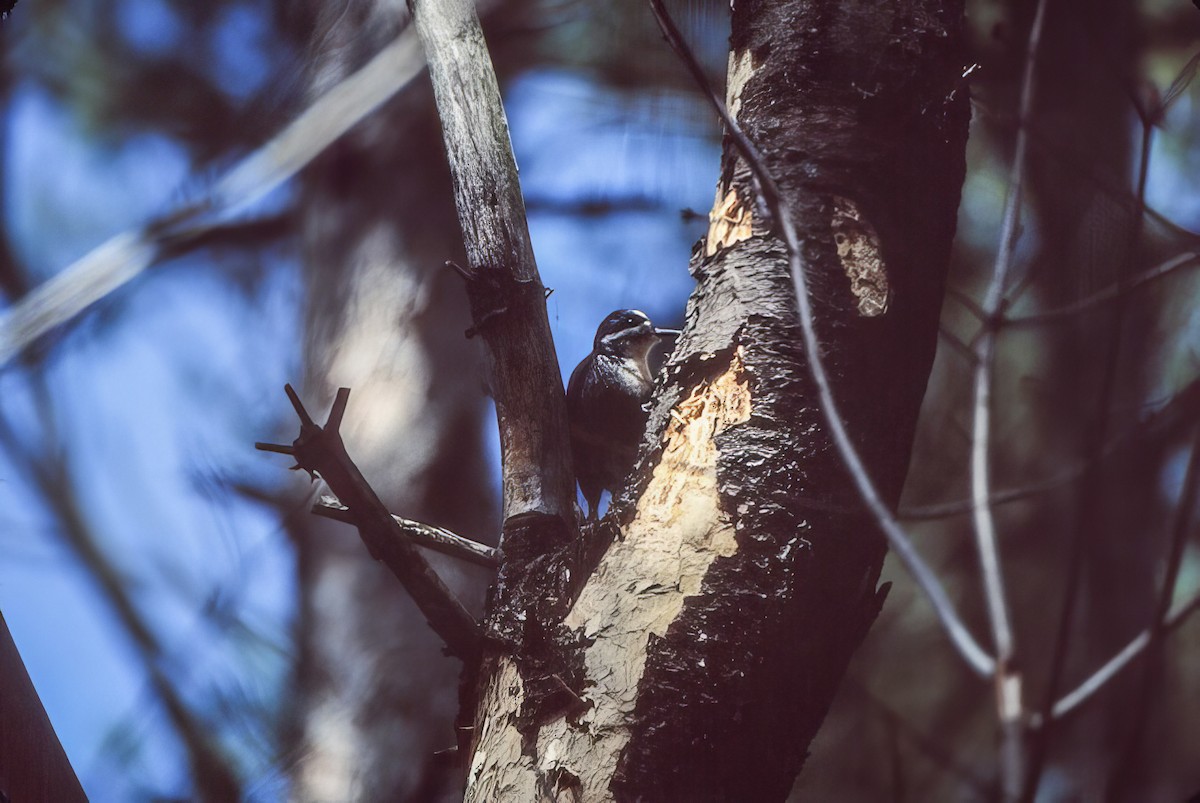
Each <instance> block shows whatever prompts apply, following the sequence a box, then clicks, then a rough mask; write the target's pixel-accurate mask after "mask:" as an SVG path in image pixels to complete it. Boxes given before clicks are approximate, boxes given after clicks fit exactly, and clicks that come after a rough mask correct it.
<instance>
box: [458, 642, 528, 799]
mask: <svg viewBox="0 0 1200 803" xmlns="http://www.w3.org/2000/svg"><path fill="white" fill-rule="evenodd" d="M486 695H487V699H486V700H484V701H483V702H485V703H486V708H481V709H480V710H484V711H487V716H486V718H485V719H484V720H483V721H482V722H481V723H480V728H481V731H480V735H479V741H478V744H479V746H478V748H477V749H476V750H475V753H474V755H472V756H471V767H470V769H469V770H468V772H467V788H466V791H465V793H464V794H463V800H464V801H492V800H536V799H537V797H536V795H535V794H534V790H535V781H536V778H535V776H534V774H533V772H532V767H533V762H532V761H531V760H530V759H529V757H528V756H525V755H524V754H523V753H522V750H521V746H522V737H521V733H520V731H519V730H517V727H516V722H517V717H518V716H519V714H520V712H521V704H522V703H523V701H524V699H525V693H524V684H523V683H522V681H521V673H520V671H519V670H518V669H517V665H516V662H515V661H513V660H512V659H511V658H501V659H499V665H498V666H497V668H496V672H495V674H494V675H493V676H492V679H491V682H490V683H489V684H488V686H487V692H486Z"/></svg>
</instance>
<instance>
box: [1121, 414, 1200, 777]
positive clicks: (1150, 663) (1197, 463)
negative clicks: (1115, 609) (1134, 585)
mask: <svg viewBox="0 0 1200 803" xmlns="http://www.w3.org/2000/svg"><path fill="white" fill-rule="evenodd" d="M1198 482H1200V430H1197V434H1196V436H1195V437H1193V439H1192V453H1191V456H1190V457H1189V458H1188V465H1187V471H1186V472H1185V473H1184V477H1183V492H1182V495H1181V497H1180V499H1179V504H1178V505H1176V507H1175V512H1174V515H1173V517H1172V523H1171V539H1170V545H1169V546H1168V548H1167V560H1166V570H1165V571H1164V572H1163V581H1162V588H1161V589H1159V592H1158V600H1157V601H1156V603H1155V606H1154V613H1153V616H1152V618H1151V620H1150V626H1149V627H1148V628H1147V629H1146V632H1147V633H1149V635H1150V638H1149V640H1148V641H1147V643H1146V650H1145V652H1146V654H1147V658H1146V660H1145V661H1144V662H1143V667H1142V677H1141V688H1139V689H1138V696H1137V698H1136V701H1135V703H1134V706H1133V715H1132V718H1131V720H1130V721H1129V722H1128V723H1127V725H1126V726H1125V729H1124V730H1125V734H1126V735H1125V737H1124V738H1125V745H1124V749H1123V751H1122V753H1121V754H1120V757H1119V758H1118V759H1117V760H1116V761H1114V762H1113V771H1112V774H1111V775H1110V776H1109V783H1110V788H1114V789H1117V790H1120V789H1121V788H1122V786H1123V784H1124V783H1127V782H1128V779H1129V775H1128V773H1129V771H1130V770H1131V768H1132V767H1133V766H1134V765H1135V764H1136V761H1137V754H1138V751H1139V749H1140V748H1141V746H1142V739H1143V738H1144V737H1145V732H1146V711H1147V710H1148V709H1149V707H1150V704H1151V700H1152V699H1153V696H1154V687H1155V685H1156V684H1155V680H1156V672H1155V667H1156V665H1157V662H1158V659H1159V657H1160V655H1161V653H1162V642H1163V639H1164V637H1165V636H1166V633H1167V616H1168V615H1169V614H1170V612H1171V602H1172V601H1174V599H1175V587H1176V584H1177V582H1178V580H1179V570H1180V567H1181V566H1182V565H1183V550H1184V547H1185V546H1186V545H1187V538H1188V533H1189V532H1190V531H1191V529H1192V521H1193V519H1194V515H1195V512H1196V497H1197V493H1198V492H1200V488H1198V487H1197V484H1198Z"/></svg>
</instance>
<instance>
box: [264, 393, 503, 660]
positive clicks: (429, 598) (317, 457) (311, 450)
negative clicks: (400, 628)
mask: <svg viewBox="0 0 1200 803" xmlns="http://www.w3.org/2000/svg"><path fill="white" fill-rule="evenodd" d="M284 390H286V391H287V394H288V399H290V400H291V402H292V406H293V407H294V408H295V410H296V415H297V416H298V417H299V418H300V435H299V436H298V437H297V438H296V440H295V441H293V442H292V445H291V446H290V447H288V446H281V445H278V444H269V443H260V444H256V447H257V448H259V449H261V450H262V451H268V452H276V453H282V454H291V455H292V456H293V457H295V458H296V467H297V468H302V469H304V470H305V471H308V472H309V473H310V474H314V475H320V477H321V479H323V480H325V482H326V483H327V484H328V485H329V487H330V488H331V489H332V490H333V492H334V493H336V494H337V496H338V498H339V499H340V500H342V502H344V503H345V506H346V507H347V508H348V509H349V511H350V515H351V516H352V517H353V519H354V524H355V526H357V527H358V532H359V535H360V536H362V540H363V543H364V544H365V545H366V547H367V551H368V552H369V553H370V554H371V557H373V558H375V560H380V561H383V562H384V563H385V564H386V565H387V567H388V568H389V569H391V571H392V573H393V574H394V575H396V579H398V580H399V581H400V583H401V585H403V586H404V588H405V590H406V591H408V593H409V595H410V596H412V598H413V602H415V603H416V604H417V607H418V608H420V609H421V613H423V614H424V615H425V619H426V621H427V622H429V626H430V627H432V628H433V630H434V632H435V633H437V634H438V636H440V637H441V639H442V641H443V642H445V644H446V649H447V650H448V651H449V652H451V653H452V654H454V655H456V656H458V657H459V658H461V659H463V661H464V662H467V661H473V660H474V659H475V658H476V657H477V656H478V653H479V649H480V630H479V625H478V624H477V623H476V621H475V619H474V617H472V616H471V614H470V613H469V612H468V611H467V609H466V608H464V607H463V605H462V603H461V602H459V601H458V599H457V598H456V597H455V596H454V592H452V591H451V590H450V589H449V588H448V587H447V586H446V584H445V583H443V582H442V579H441V578H440V577H438V575H437V572H435V571H434V570H433V568H432V567H431V566H430V565H429V563H428V562H427V561H426V560H425V557H424V556H423V555H422V554H421V551H420V550H419V549H417V548H416V546H414V545H413V544H412V542H411V541H409V539H408V538H405V537H404V535H403V533H402V532H401V531H400V525H398V524H397V523H396V521H395V520H394V519H393V518H392V516H391V514H390V513H388V511H387V508H385V507H384V506H383V502H381V501H380V500H379V496H378V495H376V493H375V491H374V489H373V488H371V486H370V484H369V483H368V482H367V480H366V478H365V477H363V475H362V472H361V471H359V468H358V466H356V465H355V464H354V461H353V460H351V459H350V455H349V454H348V453H347V452H346V446H345V444H343V443H342V436H341V434H340V433H339V432H338V426H339V425H340V423H341V420H342V414H343V413H344V412H345V410H346V403H347V401H348V400H349V397H350V389H349V388H340V389H339V390H338V392H337V396H336V398H335V399H334V402H333V408H332V409H331V410H330V411H329V419H328V420H327V421H326V423H325V426H324V427H320V426H317V424H316V423H315V422H314V421H313V420H312V417H311V416H310V415H309V414H308V411H307V410H305V409H304V405H303V404H301V402H300V398H299V397H298V396H297V395H296V391H294V390H293V389H292V386H291V385H286V386H285V387H284Z"/></svg>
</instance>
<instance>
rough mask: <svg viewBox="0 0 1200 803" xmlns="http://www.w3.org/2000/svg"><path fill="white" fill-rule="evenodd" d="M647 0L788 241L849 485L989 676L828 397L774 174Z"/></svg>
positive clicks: (816, 375) (791, 228) (657, 6)
mask: <svg viewBox="0 0 1200 803" xmlns="http://www.w3.org/2000/svg"><path fill="white" fill-rule="evenodd" d="M649 2H650V8H651V10H652V11H653V12H654V16H655V18H656V19H657V20H658V25H659V28H660V29H661V30H662V32H663V35H664V36H665V37H666V39H667V42H668V43H669V44H670V45H671V48H672V49H673V50H674V51H675V53H676V54H677V55H678V56H679V57H680V59H681V60H682V61H683V62H684V64H685V65H686V66H687V68H688V70H689V72H691V74H692V77H693V78H695V80H696V82H697V84H698V85H699V86H700V89H701V91H703V92H704V93H705V94H706V95H707V96H708V99H709V102H710V103H711V104H712V105H713V107H714V108H715V109H716V111H717V114H718V115H720V117H721V120H722V121H723V122H724V123H725V127H726V131H727V133H728V134H729V136H730V137H731V138H732V140H733V141H734V143H735V144H736V145H737V148H738V151H739V152H740V153H741V155H742V158H744V159H745V160H746V164H747V165H748V166H749V167H750V169H751V171H752V172H753V173H754V176H755V178H756V179H757V180H758V189H759V193H760V195H761V196H762V199H763V201H764V202H765V203H766V204H767V206H768V208H769V209H770V210H771V213H772V216H773V218H774V220H775V221H777V222H778V224H779V227H780V229H781V234H782V235H783V241H784V245H785V246H786V247H787V253H788V265H789V269H790V270H791V274H792V282H793V285H794V289H795V292H796V304H797V307H798V308H799V317H800V331H801V334H802V335H803V340H804V351H805V354H806V356H807V358H808V359H807V362H808V367H809V371H810V374H811V376H812V380H813V384H814V385H815V386H816V388H817V393H818V395H819V397H820V400H821V411H822V413H823V415H824V416H825V421H826V424H827V425H828V426H829V432H830V435H831V436H832V438H833V442H834V444H835V446H836V448H837V450H838V454H839V455H840V456H841V458H842V462H843V463H844V464H845V466H846V469H847V471H848V472H849V473H850V475H851V477H852V478H853V480H854V485H855V487H856V489H857V490H858V494H859V496H860V497H861V498H862V501H863V504H864V506H865V507H866V508H867V510H868V511H869V512H870V514H871V516H872V517H873V518H874V520H875V523H876V525H877V526H878V527H879V529H880V530H881V531H882V532H883V534H884V536H885V537H886V538H887V541H888V544H889V545H890V546H891V548H892V550H893V551H894V552H895V553H896V555H897V556H898V557H899V558H900V561H901V562H902V563H903V564H904V566H905V568H907V569H908V571H909V573H910V574H911V575H912V577H913V580H914V581H915V582H916V583H917V586H918V587H919V588H920V589H921V590H922V592H924V594H925V596H926V597H927V598H928V599H929V601H930V603H931V604H932V605H933V609H934V612H935V613H936V614H937V617H938V620H939V621H940V622H941V625H942V627H943V629H945V631H946V633H947V634H948V635H949V637H950V640H951V642H952V643H953V644H954V646H955V648H956V649H957V650H958V652H959V654H960V655H962V657H963V659H964V660H965V661H966V662H967V664H968V665H969V666H970V667H971V668H972V669H973V670H974V671H975V672H976V673H978V674H979V675H981V676H983V677H990V676H991V674H992V672H993V670H994V668H995V661H994V660H993V658H992V657H991V656H990V655H988V654H987V652H986V651H985V650H984V649H983V648H982V647H980V646H979V642H977V641H976V640H975V637H974V636H972V635H971V632H970V631H969V630H968V629H967V626H966V624H965V623H964V622H963V621H962V618H961V617H960V616H959V615H958V611H957V610H955V608H954V604H953V603H952V602H951V601H950V598H949V596H947V594H946V590H945V588H943V587H942V584H941V581H940V580H938V578H937V575H935V574H934V572H933V570H932V569H930V568H929V565H928V564H927V563H925V561H924V560H923V559H922V558H921V556H920V554H919V553H918V552H917V550H916V547H914V546H913V544H912V541H911V540H910V539H909V537H908V535H907V533H905V532H904V528H903V527H901V526H900V524H899V523H898V522H897V521H896V517H895V516H894V515H893V514H892V511H891V510H889V509H888V506H887V504H885V503H884V501H883V498H882V497H881V496H880V495H879V491H878V489H877V488H876V487H875V483H874V481H873V480H872V479H871V477H870V475H869V474H868V473H867V470H866V467H865V466H864V465H863V462H862V458H860V457H859V455H858V450H857V449H856V448H855V446H854V443H853V441H851V439H850V434H849V433H848V432H847V431H846V425H845V424H844V423H843V422H842V417H841V414H840V413H839V411H838V407H837V404H836V402H835V400H834V398H833V390H832V388H831V386H830V382H829V376H828V374H827V372H826V370H825V363H824V359H823V358H822V356H821V348H820V342H819V340H818V339H817V332H816V328H815V325H814V323H813V314H812V308H811V305H810V303H809V297H808V285H807V281H806V278H805V263H804V257H803V255H802V253H801V250H800V238H799V234H798V233H797V232H796V227H795V224H794V223H793V222H792V215H791V210H790V209H789V208H788V205H787V201H786V199H785V198H784V197H783V195H782V194H781V193H780V191H779V187H778V186H777V185H776V184H775V179H774V178H773V177H772V176H771V174H770V172H769V171H768V170H767V169H766V166H765V165H764V164H763V160H762V157H761V156H760V154H759V152H758V149H757V148H756V147H755V146H754V143H753V142H751V141H750V139H749V138H748V137H747V136H746V134H745V132H744V131H742V129H741V126H739V125H738V123H737V121H736V120H734V119H733V117H732V116H731V115H730V114H729V112H728V111H727V110H726V108H725V104H724V103H723V102H722V101H721V99H720V98H718V97H717V96H716V95H715V94H714V93H713V91H712V87H710V86H709V85H708V80H707V78H706V77H705V75H704V70H703V68H702V67H701V66H700V64H699V63H698V62H697V61H696V58H695V56H694V55H693V54H692V52H691V50H690V48H689V47H688V45H687V43H686V42H684V40H683V37H682V36H681V35H680V33H679V29H678V28H676V27H675V23H674V21H673V20H672V19H671V17H670V15H669V14H668V13H667V10H666V8H665V7H664V6H663V3H662V2H661V0H649Z"/></svg>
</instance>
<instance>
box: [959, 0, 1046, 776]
mask: <svg viewBox="0 0 1200 803" xmlns="http://www.w3.org/2000/svg"><path fill="white" fill-rule="evenodd" d="M1045 18H1046V0H1039V1H1038V5H1037V12H1036V14H1035V15H1034V18H1033V25H1032V26H1031V27H1030V29H1029V43H1028V45H1027V47H1026V52H1025V68H1024V74H1023V75H1022V78H1021V100H1020V111H1019V115H1018V119H1017V144H1016V151H1015V153H1014V154H1013V162H1012V170H1011V173H1010V174H1009V181H1008V198H1007V199H1006V201H1005V205H1004V218H1003V223H1002V224H1001V229H1000V247H999V248H998V249H997V250H996V263H995V266H994V267H993V269H992V278H991V281H990V283H989V284H988V289H987V294H986V295H985V296H984V299H983V310H982V312H983V329H982V331H981V332H980V333H979V337H978V339H977V340H976V341H975V372H974V373H975V381H974V399H975V400H974V424H973V427H972V435H971V499H972V501H973V502H974V505H973V507H972V517H973V520H974V524H975V526H974V530H975V545H976V550H977V551H978V554H979V568H980V573H981V574H982V575H983V589H984V597H985V599H986V601H987V612H988V622H989V623H990V625H991V628H992V640H993V641H994V642H995V647H996V673H995V684H996V715H997V718H998V719H999V721H1000V728H1001V731H1002V733H1003V738H1002V739H1001V745H1000V766H1001V768H1002V769H1001V776H1002V777H1001V781H1002V784H1003V794H1004V799H1005V800H1015V799H1016V798H1017V797H1018V796H1019V795H1020V794H1021V787H1022V784H1023V783H1024V780H1025V723H1024V722H1023V720H1024V714H1025V702H1024V693H1023V691H1022V678H1021V674H1020V672H1018V671H1016V669H1015V667H1014V666H1013V664H1014V659H1015V658H1016V650H1017V646H1016V639H1015V637H1014V635H1013V629H1012V614H1011V612H1010V610H1009V603H1008V594H1007V591H1006V589H1005V587H1004V573H1003V567H1002V565H1001V562H1000V548H999V545H998V544H997V542H996V519H995V516H993V514H992V507H991V500H990V497H991V492H992V490H991V488H992V481H991V434H992V433H991V429H992V375H993V373H994V372H995V368H996V335H997V328H996V321H997V319H998V318H999V316H1000V314H1001V312H1002V310H1003V306H1004V293H1005V289H1006V285H1007V284H1008V275H1009V273H1010V271H1011V270H1012V264H1013V254H1014V252H1015V251H1016V247H1017V240H1018V239H1019V238H1020V234H1021V232H1020V229H1021V196H1022V191H1023V189H1024V181H1025V159H1026V154H1027V153H1028V151H1029V133H1028V130H1029V118H1030V115H1031V114H1032V113H1033V98H1034V94H1035V88H1036V85H1037V84H1036V80H1035V78H1036V75H1037V72H1036V66H1037V56H1038V46H1039V44H1040V43H1041V38H1042V36H1041V35H1042V25H1043V23H1044V21H1045Z"/></svg>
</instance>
